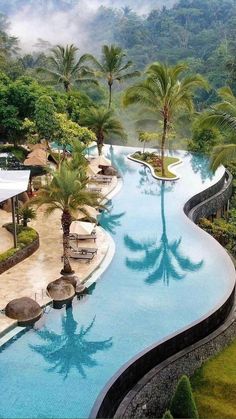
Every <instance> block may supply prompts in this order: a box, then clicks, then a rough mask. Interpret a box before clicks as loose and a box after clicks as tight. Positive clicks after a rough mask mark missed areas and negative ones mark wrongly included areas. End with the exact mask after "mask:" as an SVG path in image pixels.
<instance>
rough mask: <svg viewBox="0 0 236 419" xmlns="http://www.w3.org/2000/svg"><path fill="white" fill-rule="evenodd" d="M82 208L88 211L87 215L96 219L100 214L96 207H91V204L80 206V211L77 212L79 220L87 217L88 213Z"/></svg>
mask: <svg viewBox="0 0 236 419" xmlns="http://www.w3.org/2000/svg"><path fill="white" fill-rule="evenodd" d="M81 209H83V210H84V211H85V212H86V213H87V215H88V216H89V217H90V218H94V219H96V218H97V216H98V214H99V212H98V211H97V210H96V209H95V208H93V207H91V206H90V205H83V206H82V207H81V208H79V210H78V213H77V219H78V220H82V219H83V218H85V217H86V214H85V213H83V212H82V211H81Z"/></svg>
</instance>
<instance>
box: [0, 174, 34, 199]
mask: <svg viewBox="0 0 236 419" xmlns="http://www.w3.org/2000/svg"><path fill="white" fill-rule="evenodd" d="M29 176H30V170H0V202H2V201H6V200H7V199H9V198H12V197H13V196H16V195H19V194H20V193H22V192H25V191H27V188H28V183H29Z"/></svg>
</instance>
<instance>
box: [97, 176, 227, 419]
mask: <svg viewBox="0 0 236 419" xmlns="http://www.w3.org/2000/svg"><path fill="white" fill-rule="evenodd" d="M231 193H232V176H231V175H230V173H228V172H226V173H225V174H224V176H223V177H222V178H221V179H220V180H219V181H218V182H217V183H216V184H215V185H213V186H211V187H209V188H208V189H207V190H205V191H202V192H200V193H199V194H197V195H195V196H194V197H192V198H191V199H190V200H189V201H188V202H187V203H186V204H185V206H184V212H185V213H186V215H188V216H189V218H190V219H192V220H193V221H195V222H197V221H198V220H199V218H202V217H207V216H209V215H211V214H214V213H215V212H216V211H217V210H218V209H219V208H221V207H222V206H223V205H225V204H226V203H227V201H228V199H229V198H230V196H231ZM233 304H234V289H233V290H231V292H230V295H229V297H228V299H227V300H226V301H225V302H222V303H221V304H220V305H219V307H218V309H216V310H215V312H213V313H209V314H208V315H206V316H205V317H204V318H203V319H199V320H198V321H197V322H195V323H194V324H192V325H191V326H190V327H189V328H187V329H184V330H182V332H180V333H178V334H175V335H173V336H171V337H169V338H168V339H166V340H164V341H161V342H157V343H156V344H154V345H152V347H150V348H147V349H146V350H144V351H143V352H142V353H141V354H138V355H137V356H136V357H134V358H133V359H132V360H131V361H130V362H128V363H127V364H126V365H124V366H123V367H122V368H121V369H120V370H119V371H118V372H117V373H116V374H115V375H114V376H113V377H112V379H111V380H110V381H109V382H108V383H107V385H106V386H105V388H104V389H103V391H102V392H101V393H100V395H99V396H98V398H97V400H96V402H95V404H94V407H93V409H92V411H91V414H90V417H91V418H110V417H113V416H114V415H115V417H116V418H120V417H125V418H132V417H134V418H136V417H140V418H141V417H159V416H158V415H160V414H162V411H163V409H164V408H165V407H166V406H167V405H168V402H169V399H170V397H171V392H170V391H169V389H168V386H169V387H170V385H169V381H170V383H172V376H168V375H167V376H166V375H165V380H164V381H163V379H162V378H161V376H160V375H159V372H160V370H161V369H163V368H164V367H165V366H168V365H169V363H170V362H171V358H173V357H176V359H177V360H178V357H179V356H180V351H182V352H183V351H186V353H187V352H188V351H189V347H190V345H194V344H197V342H199V341H200V340H202V339H204V338H206V337H207V336H208V335H210V334H211V333H212V332H213V331H214V330H215V329H217V328H218V327H219V326H220V325H221V324H222V323H223V322H224V321H225V319H226V318H227V317H228V315H229V313H230V311H231V309H232V306H233ZM196 356H197V357H198V355H196ZM165 364H166V365H165ZM195 364H196V363H195ZM196 365H197V364H196ZM195 368H196V367H195ZM174 369H175V368H174ZM174 369H172V373H173V371H174ZM153 371H154V373H153ZM182 373H183V372H182ZM148 374H151V375H153V377H152V378H151V379H150V377H149V375H148ZM177 376H178V374H177ZM174 378H175V380H174V382H175V383H176V380H177V378H176V377H174ZM160 383H161V386H159V388H161V390H162V391H161V390H159V391H160V396H163V401H164V403H163V404H162V405H158V406H159V411H158V408H157V404H158V402H157V400H158V401H159V404H160V400H161V397H158V393H157V391H158V389H159V388H158V384H160ZM167 389H168V391H167ZM122 400H123V401H122ZM119 405H120V406H119ZM118 406H119V409H118V411H117V413H116V414H115V412H116V410H117V408H118ZM153 406H154V407H153Z"/></svg>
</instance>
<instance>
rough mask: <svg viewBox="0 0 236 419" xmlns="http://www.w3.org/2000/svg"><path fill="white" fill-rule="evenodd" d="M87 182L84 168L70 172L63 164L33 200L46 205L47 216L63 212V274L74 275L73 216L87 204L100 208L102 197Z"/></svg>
mask: <svg viewBox="0 0 236 419" xmlns="http://www.w3.org/2000/svg"><path fill="white" fill-rule="evenodd" d="M81 169H82V170H81ZM86 180H87V179H86V177H85V176H84V171H83V168H80V167H78V168H77V170H70V169H69V168H68V165H67V163H66V162H62V164H61V165H60V166H59V168H58V170H56V171H55V172H53V173H52V180H51V181H49V180H47V183H46V185H44V186H42V187H41V188H40V191H39V193H38V195H37V197H35V198H34V199H33V200H31V202H33V203H36V205H37V206H38V207H39V206H41V205H44V204H46V211H45V214H46V215H50V214H51V213H52V212H54V211H55V210H60V211H61V212H62V216H61V226H62V230H63V261H64V267H63V269H62V271H61V273H62V274H71V273H73V271H72V269H71V265H70V261H69V248H70V244H69V234H70V225H71V223H72V221H73V214H75V213H76V211H77V209H78V208H79V207H80V206H83V205H85V204H87V205H90V206H93V207H95V206H96V207H99V198H101V196H100V194H95V193H94V192H91V191H88V190H87V189H86Z"/></svg>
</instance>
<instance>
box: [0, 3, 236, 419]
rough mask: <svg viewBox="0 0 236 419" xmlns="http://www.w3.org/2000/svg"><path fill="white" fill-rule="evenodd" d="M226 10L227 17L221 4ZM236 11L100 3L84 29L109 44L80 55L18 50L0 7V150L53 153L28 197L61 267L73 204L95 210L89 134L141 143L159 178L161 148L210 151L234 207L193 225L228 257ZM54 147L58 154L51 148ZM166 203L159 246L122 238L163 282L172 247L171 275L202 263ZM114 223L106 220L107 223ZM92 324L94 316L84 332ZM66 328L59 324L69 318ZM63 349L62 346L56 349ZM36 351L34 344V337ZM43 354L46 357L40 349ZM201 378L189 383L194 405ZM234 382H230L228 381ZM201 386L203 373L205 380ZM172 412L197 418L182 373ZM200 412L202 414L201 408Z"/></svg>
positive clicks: (59, 48) (235, 170)
mask: <svg viewBox="0 0 236 419" xmlns="http://www.w3.org/2000/svg"><path fill="white" fill-rule="evenodd" d="M4 7H5V9H4V10H3V11H7V5H6V4H5V5H4ZM225 10H227V13H223V12H222V11H225ZM235 19H236V4H235V2H234V1H233V0H224V1H219V0H214V1H207V2H206V1H203V0H199V1H198V2H195V3H194V2H192V1H190V0H180V1H179V2H178V3H177V4H176V5H175V6H174V7H172V8H170V9H167V8H166V7H163V8H162V9H161V10H152V11H150V13H149V14H148V15H146V16H138V15H137V14H136V13H135V12H134V11H132V10H131V9H129V8H124V9H123V10H116V9H111V8H105V7H102V8H100V9H99V10H98V11H97V13H96V14H95V15H94V22H93V25H92V24H91V36H92V35H93V29H92V28H93V27H96V31H97V34H96V35H97V37H96V38H97V39H99V35H101V32H102V31H103V33H105V38H106V39H107V41H108V42H107V44H105V45H102V44H101V45H100V48H99V51H100V52H98V53H94V51H93V49H92V48H91V50H92V52H91V51H88V52H87V53H83V54H80V49H79V47H78V46H77V45H75V44H65V45H49V46H48V44H47V48H46V43H45V42H46V41H45V42H43V40H41V41H40V45H39V48H38V50H37V51H32V53H27V54H26V53H25V52H24V51H23V50H21V49H20V43H19V39H17V38H16V37H14V36H12V35H11V33H10V26H9V22H8V19H7V18H6V16H5V15H4V14H1V15H0V152H2V151H6V152H10V153H12V155H13V156H14V158H15V160H16V161H17V162H19V163H23V161H24V160H25V158H26V157H27V150H26V148H25V145H28V144H31V145H35V144H40V143H41V142H45V143H46V148H47V151H48V152H50V154H51V155H52V156H53V159H54V163H55V164H56V169H55V170H54V171H53V172H50V173H48V176H47V182H46V184H44V185H43V186H41V187H40V189H39V192H38V194H37V197H36V198H34V199H33V200H32V201H31V202H32V203H33V204H35V205H36V206H37V207H40V206H42V205H46V214H48V215H49V214H51V213H52V212H53V211H55V210H60V212H61V227H62V231H63V268H62V271H61V272H62V274H71V273H73V271H72V268H71V265H70V259H69V231H70V226H71V223H72V221H73V219H74V214H75V213H76V211H77V210H78V208H80V209H81V210H82V211H83V208H84V205H89V206H92V207H96V208H99V207H101V199H102V196H101V194H99V193H97V194H94V192H90V191H89V190H88V189H87V183H88V178H87V175H86V170H87V161H86V159H85V157H84V155H85V149H86V147H88V146H89V145H90V144H91V143H93V142H94V143H95V144H96V146H97V151H98V154H99V155H102V153H103V146H104V144H105V143H109V144H129V145H134V144H135V145H136V146H137V145H139V147H140V146H141V145H142V146H143V147H142V150H141V151H140V150H138V151H137V152H135V153H134V154H133V157H134V158H135V159H136V160H139V161H141V162H145V163H148V164H149V165H150V166H152V168H153V170H154V172H155V175H156V176H157V177H160V178H162V179H166V178H167V179H171V178H173V177H174V175H173V173H172V172H171V170H170V169H169V165H170V164H173V163H176V158H174V157H172V156H170V155H169V153H168V150H169V149H170V148H180V147H181V148H185V149H186V150H187V151H191V152H195V153H204V154H206V155H208V156H209V161H210V165H211V169H212V170H213V171H215V170H216V169H217V168H218V167H219V166H220V165H221V164H222V163H223V164H225V165H226V166H227V168H228V169H229V170H230V171H231V173H232V174H233V176H234V191H233V192H234V193H233V196H232V198H231V204H230V211H229V212H228V214H227V215H226V216H225V217H224V218H221V219H217V220H213V221H209V220H205V219H204V220H201V221H200V226H201V227H202V228H203V229H205V230H206V231H207V232H209V233H210V234H212V235H213V236H214V237H215V238H216V239H217V240H218V241H219V242H220V243H221V244H222V245H223V246H225V247H226V248H227V249H228V250H229V251H230V252H231V253H232V254H233V255H236V246H235V243H236V242H235V239H236V189H235V187H236V86H235V79H236V62H235V49H236V43H235V42H236V41H235ZM94 23H96V25H95V24H94ZM111 25H112V28H113V31H112V35H111ZM53 143H54V144H56V146H57V147H59V148H60V149H61V150H62V153H55V151H53V149H52V144H53ZM146 145H149V146H151V147H152V148H153V150H152V152H150V151H146V150H145V147H146ZM157 150H158V151H157ZM68 151H70V158H68ZM111 153H112V150H111ZM164 189H165V182H164V183H162V186H161V189H160V195H161V198H162V200H163V199H164V195H163V191H164ZM163 207H164V204H163V202H162V235H161V239H160V242H158V243H157V242H156V241H155V242H153V243H148V244H142V246H144V247H145V246H146V247H145V249H144V248H141V244H139V243H137V242H134V241H132V240H131V239H130V238H129V236H126V237H125V238H124V240H125V245H126V246H127V248H128V249H129V250H131V251H133V252H138V251H140V250H145V251H146V252H147V253H148V254H149V253H150V252H152V253H153V255H154V254H155V252H157V251H158V252H159V255H161V261H162V264H164V265H165V267H166V270H165V272H164V275H165V281H166V283H168V281H169V275H170V272H169V270H170V264H169V265H168V261H169V259H170V257H171V252H172V253H173V247H174V249H175V254H174V256H175V259H176V270H175V272H174V274H175V276H174V277H175V279H176V280H177V279H179V278H181V276H182V275H183V273H184V272H185V271H187V270H188V269H189V268H190V266H191V269H192V270H196V271H197V270H198V269H199V268H200V266H201V264H202V261H198V262H197V263H193V262H192V261H191V260H190V259H189V258H188V257H185V258H184V263H183V256H182V254H181V251H180V247H181V237H180V238H178V239H176V241H175V242H174V243H172V242H170V241H169V239H168V235H167V230H166V223H165V214H164V210H163ZM19 216H20V217H21V220H22V224H23V227H22V228H24V229H25V230H23V232H28V233H29V234H31V235H32V237H33V236H34V234H35V233H34V232H32V231H31V230H30V229H29V227H27V222H28V220H30V219H32V218H34V217H35V216H36V214H35V213H34V210H33V209H32V208H29V207H25V208H23V209H21V213H19ZM121 216H122V213H121V214H117V215H116V216H115V217H116V218H114V220H113V224H114V225H116V223H119V218H120V217H121ZM103 217H106V215H105V214H104V215H103ZM114 225H111V226H110V229H111V231H112V228H113V227H114ZM22 228H20V229H19V232H18V235H19V236H20V238H19V240H20V242H22V243H23V244H24V243H25V242H27V240H28V236H27V237H24V234H23V237H22ZM34 238H35V236H34ZM154 256H155V255H154ZM2 257H6V255H4V256H2ZM0 260H1V255H0ZM126 264H127V265H129V266H130V267H131V269H133V270H135V269H140V266H141V265H142V261H140V260H138V261H137V260H135V259H127V260H126ZM168 269H169V270H168ZM172 274H173V272H172ZM158 275H159V276H160V275H161V274H160V266H159V265H158V264H157V260H156V259H155V257H154V260H153V264H152V273H151V274H150V275H149V276H148V277H147V278H146V279H145V281H146V282H147V283H148V284H152V282H153V281H154V280H158V278H159V277H158ZM91 327H93V322H92V323H91V324H90V325H89V326H88V329H89V328H91ZM63 328H65V330H66V331H67V320H65V322H64V324H63ZM88 329H86V331H87V330H88ZM86 331H85V332H83V330H82V328H81V332H80V334H79V335H78V336H77V337H78V339H79V340H78V342H77V344H78V345H81V342H82V345H83V347H84V348H85V349H84V352H85V353H86V347H87V341H86V339H85V338H86ZM66 333H67V335H68V336H67V337H68V339H67V342H66V344H69V345H70V341H71V336H70V334H71V332H70V333H69V332H68V331H67V332H66ZM39 336H40V338H41V340H43V339H44V338H45V339H46V337H47V336H46V337H44V335H43V333H40V332H39ZM49 344H50V342H49ZM63 345H64V343H63ZM63 345H62V344H61V342H59V351H60V352H61V353H62V354H63V351H64V347H63ZM110 345H112V342H111V339H107V340H104V341H98V342H94V348H95V349H94V352H96V351H99V350H101V348H105V349H108V348H109V347H110ZM233 349H234V348H233ZM35 351H37V352H39V353H40V352H42V349H41V347H40V345H38V346H37V347H36V348H35ZM58 353H59V352H58ZM43 356H45V357H46V356H47V354H46V352H45V353H43ZM86 357H87V358H86ZM86 357H85V361H84V365H80V364H78V365H77V364H76V362H77V360H76V359H74V360H72V361H73V363H74V364H75V366H76V368H77V369H78V370H79V371H80V373H81V375H83V374H85V373H84V366H86V365H87V364H89V363H90V359H89V354H87V353H86ZM61 358H63V357H61ZM231 361H232V357H231V358H230V362H231ZM57 362H58V359H57V358H55V359H51V363H52V364H57ZM206 368H208V367H206ZM66 373H67V371H65V374H66ZM202 373H203V372H202ZM227 373H228V372H227ZM219 374H220V372H219ZM200 378H201V379H202V377H200ZM200 378H199V376H197V378H196V377H195V378H194V379H193V387H194V391H195V393H196V396H197V397H196V400H197V405H198V404H199V406H200V405H201V400H200V399H201V397H200V396H199V392H200V390H199V387H200V384H199V383H201V379H200ZM230 379H231V380H232V382H233V384H234V385H235V377H233V378H232V377H231V378H230ZM204 385H205V382H204V380H202V386H203V388H204ZM181 392H185V393H186V394H187V396H185V397H184V400H185V401H186V400H188V403H187V406H184V411H183V410H181V409H182V408H183V400H182V399H183V398H182V396H181V394H182V393H181ZM179 394H180V396H179ZM179 400H180V401H179ZM181 400H182V401H181ZM199 400H200V401H199ZM181 403H182V405H181V406H182V407H181V409H180V408H179V405H180V404H181ZM204 408H205V406H204ZM201 409H202V408H201V407H200V410H201ZM210 413H211V414H214V412H213V411H210ZM172 415H173V417H198V413H197V407H196V405H195V402H194V399H193V395H192V393H191V387H190V383H189V381H188V379H187V377H184V378H183V379H182V381H181V382H180V383H179V385H178V388H177V390H176V396H174V398H173V400H172V404H171V406H170V411H167V412H166V413H165V416H164V417H166V418H167V417H169V418H170V417H172ZM189 415H191V416H189ZM200 415H204V410H203V409H202V411H201V412H200ZM202 417H203V416H202ZM212 417H213V416H212ZM215 417H217V416H215Z"/></svg>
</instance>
